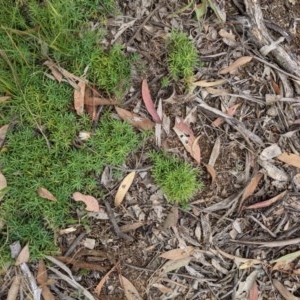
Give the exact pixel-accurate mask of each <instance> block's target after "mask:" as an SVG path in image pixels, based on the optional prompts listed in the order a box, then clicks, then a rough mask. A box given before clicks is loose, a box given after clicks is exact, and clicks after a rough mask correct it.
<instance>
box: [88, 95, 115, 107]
mask: <svg viewBox="0 0 300 300" xmlns="http://www.w3.org/2000/svg"><path fill="white" fill-rule="evenodd" d="M84 103H85V104H86V105H116V104H119V102H118V101H117V100H115V99H110V98H102V97H96V96H94V97H92V98H91V97H86V98H85V99H84Z"/></svg>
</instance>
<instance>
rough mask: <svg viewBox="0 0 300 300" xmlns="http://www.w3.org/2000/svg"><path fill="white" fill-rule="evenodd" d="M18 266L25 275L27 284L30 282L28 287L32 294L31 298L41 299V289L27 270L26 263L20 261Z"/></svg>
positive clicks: (34, 299)
mask: <svg viewBox="0 0 300 300" xmlns="http://www.w3.org/2000/svg"><path fill="white" fill-rule="evenodd" d="M20 268H21V270H22V272H23V274H24V275H25V277H27V279H28V281H29V284H30V288H31V291H32V295H33V300H40V299H41V294H42V289H41V288H39V287H38V285H37V283H36V281H35V278H34V276H33V275H32V273H31V271H30V270H29V268H28V266H27V264H26V263H22V264H21V265H20Z"/></svg>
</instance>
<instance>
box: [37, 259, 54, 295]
mask: <svg viewBox="0 0 300 300" xmlns="http://www.w3.org/2000/svg"><path fill="white" fill-rule="evenodd" d="M36 281H37V283H38V284H39V286H40V287H41V289H42V296H43V298H44V300H55V297H54V296H53V294H52V293H51V291H50V289H49V288H48V286H47V284H49V282H48V274H47V270H46V265H45V263H44V261H43V260H40V261H39V265H38V274H37V277H36Z"/></svg>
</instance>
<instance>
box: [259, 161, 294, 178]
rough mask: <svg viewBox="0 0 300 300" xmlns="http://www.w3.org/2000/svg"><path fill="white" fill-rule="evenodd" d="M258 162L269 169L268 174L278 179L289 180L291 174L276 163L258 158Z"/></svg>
mask: <svg viewBox="0 0 300 300" xmlns="http://www.w3.org/2000/svg"><path fill="white" fill-rule="evenodd" d="M258 163H259V164H260V165H261V166H262V167H263V168H264V169H265V170H266V171H267V175H268V176H269V177H271V178H273V179H275V180H278V181H288V180H289V175H288V174H287V173H286V172H285V171H284V170H282V169H279V168H278V167H276V166H275V165H274V164H272V163H270V162H269V161H265V160H258Z"/></svg>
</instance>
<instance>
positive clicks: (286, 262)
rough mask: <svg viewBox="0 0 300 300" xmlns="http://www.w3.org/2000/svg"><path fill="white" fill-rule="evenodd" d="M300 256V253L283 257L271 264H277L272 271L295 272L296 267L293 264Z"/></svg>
mask: <svg viewBox="0 0 300 300" xmlns="http://www.w3.org/2000/svg"><path fill="white" fill-rule="evenodd" d="M299 256H300V251H299V250H298V251H296V252H292V253H289V254H287V255H284V256H281V257H279V258H277V259H275V260H273V261H271V263H275V265H274V266H273V268H272V270H273V271H275V270H280V271H285V272H286V271H293V269H294V266H293V265H292V262H293V261H294V260H295V259H297V258H298V257H299Z"/></svg>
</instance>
